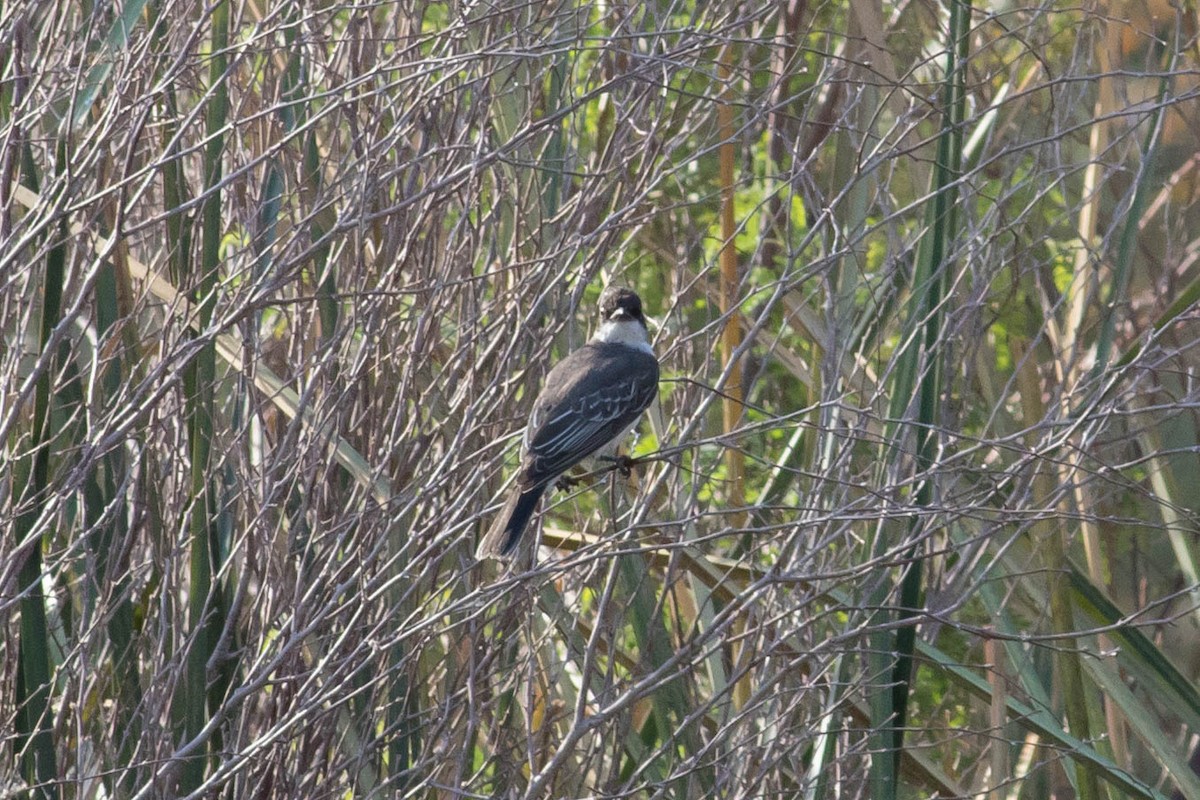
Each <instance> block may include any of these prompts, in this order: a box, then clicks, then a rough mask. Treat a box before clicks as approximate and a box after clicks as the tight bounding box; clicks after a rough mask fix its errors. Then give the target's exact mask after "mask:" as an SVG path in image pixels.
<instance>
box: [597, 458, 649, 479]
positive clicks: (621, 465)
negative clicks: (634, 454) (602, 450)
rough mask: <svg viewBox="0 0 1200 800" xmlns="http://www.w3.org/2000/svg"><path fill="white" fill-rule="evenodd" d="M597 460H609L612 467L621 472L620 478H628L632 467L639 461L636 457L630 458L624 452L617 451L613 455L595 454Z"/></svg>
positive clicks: (631, 472)
mask: <svg viewBox="0 0 1200 800" xmlns="http://www.w3.org/2000/svg"><path fill="white" fill-rule="evenodd" d="M597 459H598V460H599V461H609V462H611V463H612V465H613V467H612V468H613V469H615V470H616V471H617V472H619V473H621V477H622V478H628V477H629V476H630V475H632V474H633V468H634V467H636V466H637V465H638V464H639V463H640V462H639V461H638V460H637V459H636V458H630V457H629V456H627V455H625V454H624V453H618V454H617V455H615V456H597Z"/></svg>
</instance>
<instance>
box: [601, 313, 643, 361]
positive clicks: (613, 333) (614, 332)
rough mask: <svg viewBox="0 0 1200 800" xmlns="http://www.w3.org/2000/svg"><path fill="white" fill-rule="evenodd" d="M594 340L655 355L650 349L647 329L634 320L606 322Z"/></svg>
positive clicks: (609, 320)
mask: <svg viewBox="0 0 1200 800" xmlns="http://www.w3.org/2000/svg"><path fill="white" fill-rule="evenodd" d="M592 340H593V341H597V342H606V343H608V344H623V345H625V346H626V347H634V348H637V349H638V350H644V351H645V352H647V353H650V354H651V355H654V351H653V350H652V349H651V348H650V339H649V337H648V336H647V335H646V329H645V328H644V327H643V326H642V323H640V322H638V321H637V320H634V319H608V320H605V321H604V322H602V323H601V324H600V330H598V331H596V335H595V336H593V337H592Z"/></svg>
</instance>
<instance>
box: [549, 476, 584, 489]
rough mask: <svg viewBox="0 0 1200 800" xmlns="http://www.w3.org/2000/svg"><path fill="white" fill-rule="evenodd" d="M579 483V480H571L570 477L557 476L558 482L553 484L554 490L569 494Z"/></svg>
mask: <svg viewBox="0 0 1200 800" xmlns="http://www.w3.org/2000/svg"><path fill="white" fill-rule="evenodd" d="M580 483H582V481H580V480H579V478H572V477H571V476H570V475H559V476H558V480H556V481H555V482H554V488H555V489H557V490H558V491H560V492H569V491H571V490H572V489H574V488H575V487H576V486H578V485H579V484H580Z"/></svg>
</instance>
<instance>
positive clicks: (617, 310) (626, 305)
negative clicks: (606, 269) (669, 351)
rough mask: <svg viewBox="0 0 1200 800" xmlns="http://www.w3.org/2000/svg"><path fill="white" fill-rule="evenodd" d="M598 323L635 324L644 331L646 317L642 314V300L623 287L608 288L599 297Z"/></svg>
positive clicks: (635, 293)
mask: <svg viewBox="0 0 1200 800" xmlns="http://www.w3.org/2000/svg"><path fill="white" fill-rule="evenodd" d="M600 321H601V322H602V323H605V322H612V323H621V322H636V323H638V324H639V325H641V326H642V328H643V329H645V327H646V315H645V314H643V313H642V298H640V297H638V296H637V292H635V291H633V290H632V289H627V288H625V287H624V286H609V287H608V288H607V289H605V290H604V293H603V294H601V295H600Z"/></svg>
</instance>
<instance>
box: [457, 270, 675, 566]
mask: <svg viewBox="0 0 1200 800" xmlns="http://www.w3.org/2000/svg"><path fill="white" fill-rule="evenodd" d="M658 374H659V369H658V359H657V358H655V356H654V350H653V348H652V347H651V346H650V334H649V331H648V329H647V327H646V316H645V314H643V313H642V299H641V298H640V297H638V295H637V293H636V292H634V291H633V290H632V289H628V288H625V287H623V286H609V287H608V288H607V289H605V290H604V291H603V292H602V293H601V295H600V327H599V328H598V329H597V330H596V333H595V334H594V335H593V336H592V338H591V339H590V340H588V342H587V343H585V344H584V345H583V346H582V347H580V348H579V349H577V350H575V351H573V352H571V353H570V354H569V355H567V357H566V358H564V359H563V360H562V361H559V362H558V363H557V364H555V365H554V368H553V369H551V370H550V373H549V374H548V375H546V380H545V382H544V383H543V385H542V390H541V392H540V393H539V394H538V396H537V399H536V400H535V401H534V403H533V407H532V409H531V410H530V413H529V423H528V425H527V426H526V427H525V435H524V437H523V439H522V448H521V450H522V453H521V465H520V468H519V470H518V472H517V476H516V483H515V485H514V486H513V488H512V489H511V490H510V492H509V495H508V497H507V499H506V501H505V503H504V506H503V507H502V509H501V511H500V513H499V514H498V515H497V516H496V518H495V521H494V522H493V523H492V525H491V527H490V528H489V529H488V532H487V534H485V535H484V537H483V538H482V539H481V540H480V543H479V548H478V549H477V551H476V556H477V557H478V558H479V559H481V560H482V559H484V558H488V557H494V558H501V559H504V558H509V557H511V554H512V552H513V550H515V549H516V546H517V543H518V542H519V541H520V540H521V534H522V533H524V532H525V528H526V527H527V526H528V525H529V521H530V519H532V518H533V515H534V512H535V511H537V507H538V501H539V500H541V498H542V495H543V494H544V493H545V492H546V489H547V488H548V487H549V486H550V485H551V484H553V483H554V482H556V481H557V480H558V479H559V478H560V477H561V476H562V475H563V474H564V473H565V472H566V471H567V470H569V469H570V468H571V467H573V466H575V465H576V464H578V463H579V462H581V461H583V460H584V459H585V458H588V457H589V456H592V455H594V454H597V453H599V452H601V451H610V452H615V448H616V445H617V444H619V443H620V442H621V440H622V439H624V438H625V436H626V435H628V434H629V432H630V431H631V430H633V427H634V426H635V425H636V424H637V421H638V419H639V418H640V417H641V415H642V412H643V411H645V410H646V408H647V407H649V405H650V404H651V403H652V402H653V401H654V398H655V396H656V395H657V394H658Z"/></svg>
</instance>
